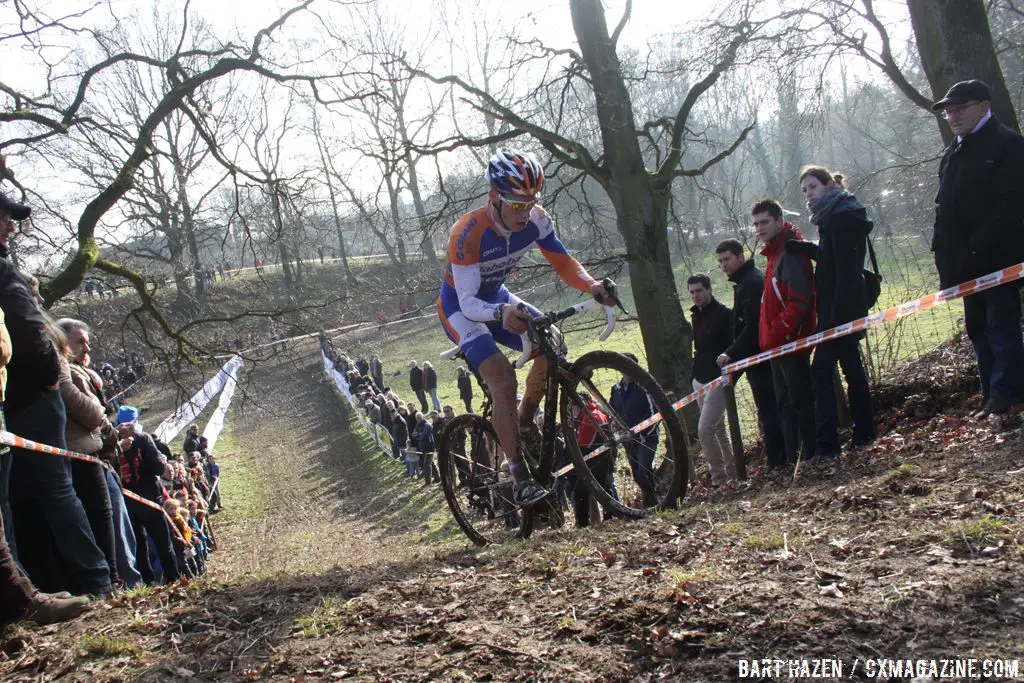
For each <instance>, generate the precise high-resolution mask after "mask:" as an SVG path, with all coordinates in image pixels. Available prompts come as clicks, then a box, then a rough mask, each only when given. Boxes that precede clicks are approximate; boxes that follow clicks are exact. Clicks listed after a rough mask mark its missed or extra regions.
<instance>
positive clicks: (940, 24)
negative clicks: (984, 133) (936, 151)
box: [907, 0, 1020, 144]
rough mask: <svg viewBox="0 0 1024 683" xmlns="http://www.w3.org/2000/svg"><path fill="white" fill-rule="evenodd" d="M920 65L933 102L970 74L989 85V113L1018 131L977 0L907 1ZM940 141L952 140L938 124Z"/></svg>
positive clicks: (1001, 72)
mask: <svg viewBox="0 0 1024 683" xmlns="http://www.w3.org/2000/svg"><path fill="white" fill-rule="evenodd" d="M907 7H909V8H910V21H911V24H912V25H913V27H914V38H915V40H916V41H917V51H918V53H919V54H920V56H921V66H922V67H924V73H925V75H926V76H927V77H928V84H929V85H930V86H931V88H932V94H933V95H934V96H935V99H936V100H939V99H941V98H942V96H943V95H945V94H946V91H947V90H949V88H950V86H952V85H953V84H954V83H957V82H958V81H966V80H968V79H971V78H977V79H978V80H981V81H985V83H988V85H989V87H990V88H991V89H992V113H993V114H995V116H996V118H997V119H999V121H1000V122H1001V123H1002V124H1003V125H1005V126H1009V127H1010V128H1012V129H1013V130H1016V131H1018V132H1019V131H1020V124H1019V123H1018V122H1017V114H1016V112H1015V111H1014V108H1013V100H1011V99H1010V92H1009V90H1008V89H1007V87H1006V80H1005V79H1004V78H1003V71H1002V69H1001V68H1000V66H999V59H998V58H997V56H996V51H995V46H994V45H993V43H992V31H991V29H990V28H989V25H988V15H987V14H986V13H985V3H984V2H983V1H982V0H907ZM939 130H940V131H941V132H942V139H943V140H944V141H945V142H946V143H947V144H948V143H949V142H950V141H952V139H953V134H952V132H951V131H950V130H949V127H948V126H946V125H945V124H944V123H942V122H940V124H939Z"/></svg>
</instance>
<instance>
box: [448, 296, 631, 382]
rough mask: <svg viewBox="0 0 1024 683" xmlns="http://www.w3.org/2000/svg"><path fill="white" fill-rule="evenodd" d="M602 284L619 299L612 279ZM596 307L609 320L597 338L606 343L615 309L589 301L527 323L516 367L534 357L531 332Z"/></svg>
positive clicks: (451, 352) (450, 351) (450, 356)
mask: <svg viewBox="0 0 1024 683" xmlns="http://www.w3.org/2000/svg"><path fill="white" fill-rule="evenodd" d="M601 283H602V284H603V285H604V286H605V289H607V290H608V292H609V293H610V294H611V295H612V296H613V297H616V299H617V297H618V287H617V286H616V284H615V283H614V282H612V280H611V278H605V279H604V280H602V281H601ZM617 304H618V307H619V308H620V309H622V312H623V313H626V314H628V313H629V311H627V310H626V308H625V307H624V306H623V305H622V302H617ZM520 306H522V304H520ZM596 306H601V307H602V308H604V316H605V320H607V323H608V324H607V325H606V326H605V328H604V331H603V332H601V334H599V335H598V336H597V338H598V339H599V340H600V341H605V340H606V339H608V337H610V336H611V334H612V331H613V330H614V329H615V309H614V308H613V307H611V306H605V305H604V303H603V302H601V301H598V300H596V299H588V300H587V301H583V302H581V303H578V304H576V305H575V306H570V307H569V308H567V309H565V310H564V311H558V312H554V313H545V314H544V315H541V316H538V317H536V318H534V319H533V320H531V321H530V322H529V323H527V331H526V332H524V333H523V334H521V335H520V339H522V342H523V352H522V353H521V354H520V355H519V358H517V359H516V361H515V363H514V365H515V367H516V368H521V367H523V366H524V365H526V363H527V362H528V361H529V360H530V356H531V355H533V342H532V341H531V340H530V331H531V330H534V329H537V328H538V327H540V328H544V327H548V326H550V325H554V324H555V323H557V322H560V321H562V320H565V319H566V318H568V317H571V316H574V315H576V314H577V313H583V312H584V311H589V310H590V309H592V308H594V307H596ZM461 351H462V349H460V348H459V347H458V346H453V347H452V348H450V349H448V350H447V351H443V352H442V353H441V358H442V359H443V360H451V359H453V358H455V357H456V356H458V355H459V353H460V352H461Z"/></svg>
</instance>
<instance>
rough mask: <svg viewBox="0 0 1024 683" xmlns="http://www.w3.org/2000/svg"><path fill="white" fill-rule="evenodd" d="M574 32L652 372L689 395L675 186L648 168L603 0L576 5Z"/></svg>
mask: <svg viewBox="0 0 1024 683" xmlns="http://www.w3.org/2000/svg"><path fill="white" fill-rule="evenodd" d="M570 10H571V13H572V23H573V28H574V30H575V32H576V37H577V39H578V40H579V43H580V51H581V53H582V56H583V60H584V62H586V65H587V70H588V71H589V72H590V75H591V83H592V85H593V88H594V98H595V100H596V105H597V116H598V119H599V121H600V124H601V140H602V142H603V143H604V155H605V162H604V168H605V170H606V171H607V174H606V175H604V176H603V177H600V178H598V180H600V181H601V183H602V185H603V186H604V188H605V191H606V192H608V195H609V197H610V198H611V200H612V203H613V204H614V205H615V210H616V225H617V227H618V229H619V232H620V233H621V234H622V237H623V239H624V240H625V242H626V254H627V258H628V259H629V272H630V278H631V280H632V286H633V299H634V302H635V305H636V309H637V315H638V316H639V319H640V334H641V336H642V337H643V340H644V349H645V350H646V352H647V362H648V365H649V367H650V370H651V373H652V374H653V375H654V376H655V377H656V378H657V380H658V382H659V383H660V384H661V385H662V386H663V387H664V388H665V389H667V390H670V391H674V392H676V393H677V394H678V395H680V396H682V395H685V394H688V393H690V391H691V390H692V387H688V386H687V376H688V374H689V368H690V366H691V362H692V361H691V356H690V346H691V343H692V331H691V329H690V325H689V324H688V323H687V322H686V319H685V318H684V317H683V309H682V306H681V305H680V303H679V293H678V291H677V290H676V283H675V278H674V276H673V274H672V263H671V258H670V256H669V249H668V206H669V201H670V195H669V193H670V187H671V183H670V182H669V183H667V184H664V185H663V186H661V187H655V180H654V178H653V177H652V175H651V174H650V173H649V172H648V170H647V168H646V166H645V165H644V158H643V153H642V152H641V150H640V144H639V142H638V140H637V135H636V130H635V126H634V123H633V104H632V102H631V100H630V97H629V91H628V90H627V89H626V83H625V80H624V79H623V76H622V68H621V66H620V64H619V59H618V56H617V55H616V53H615V47H614V45H612V42H611V37H610V35H609V33H608V26H607V24H606V23H605V17H604V9H603V8H602V6H601V3H600V0H571V2H570Z"/></svg>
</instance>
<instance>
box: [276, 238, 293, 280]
mask: <svg viewBox="0 0 1024 683" xmlns="http://www.w3.org/2000/svg"><path fill="white" fill-rule="evenodd" d="M277 253H278V255H279V256H280V257H281V274H282V275H284V286H285V288H286V289H291V288H292V283H293V280H292V264H291V263H290V262H289V261H288V247H286V246H285V245H284V242H278V243H277Z"/></svg>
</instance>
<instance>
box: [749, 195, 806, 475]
mask: <svg viewBox="0 0 1024 683" xmlns="http://www.w3.org/2000/svg"><path fill="white" fill-rule="evenodd" d="M750 215H751V217H752V219H753V222H754V232H755V233H757V238H758V239H759V240H760V241H761V242H762V243H763V244H764V248H763V249H762V250H761V255H762V256H764V257H765V258H766V259H768V263H767V265H766V266H765V271H764V295H763V296H762V297H761V321H760V328H759V330H758V342H759V343H760V346H761V350H762V351H767V350H768V349H774V348H776V347H779V346H785V345H786V344H789V343H791V342H795V341H796V340H798V339H801V338H803V337H806V336H808V335H811V334H813V333H814V327H815V324H816V318H815V313H814V278H813V273H812V270H811V260H810V258H808V257H807V256H805V255H802V254H792V253H788V252H787V251H786V249H785V245H786V242H788V241H790V240H794V239H796V240H802V239H803V236H802V235H801V234H800V230H799V228H795V227H793V224H792V223H790V222H788V221H786V220H785V219H783V217H782V205H781V204H779V203H778V202H777V201H776V200H774V199H762V200H761V201H759V202H757V203H756V204H754V206H753V208H751V210H750ZM771 366H772V382H773V384H774V386H775V398H776V400H777V402H778V404H779V414H780V416H781V418H782V433H783V437H784V440H785V443H786V460H787V461H788V462H790V463H794V462H796V461H797V454H798V453H799V454H800V457H801V458H802V459H803V460H805V461H806V460H810V459H811V458H813V457H814V442H815V427H814V394H813V392H812V388H811V363H810V351H809V350H808V351H800V352H798V353H790V354H788V355H785V356H782V357H781V358H776V359H774V360H772V361H771Z"/></svg>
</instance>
